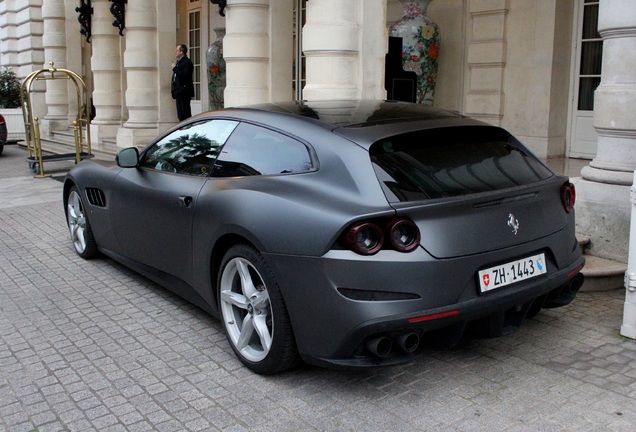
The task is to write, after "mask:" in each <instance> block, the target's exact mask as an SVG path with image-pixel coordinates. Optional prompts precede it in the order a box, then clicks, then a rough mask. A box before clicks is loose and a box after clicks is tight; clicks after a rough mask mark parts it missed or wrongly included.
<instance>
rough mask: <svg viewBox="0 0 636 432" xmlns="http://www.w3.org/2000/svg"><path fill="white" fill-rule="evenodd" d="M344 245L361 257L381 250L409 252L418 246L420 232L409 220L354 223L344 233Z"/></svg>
mask: <svg viewBox="0 0 636 432" xmlns="http://www.w3.org/2000/svg"><path fill="white" fill-rule="evenodd" d="M342 238H343V240H344V243H345V244H346V245H347V247H348V248H349V249H351V250H352V251H354V252H356V253H359V254H361V255H373V254H376V253H378V252H379V251H380V249H382V248H383V247H385V248H389V247H390V248H391V249H394V250H396V251H399V252H411V251H412V250H414V249H416V248H417V247H418V246H419V244H420V230H419V229H418V228H417V225H415V223H414V222H413V221H411V220H409V219H403V218H400V219H392V220H389V221H388V223H387V222H386V221H381V222H380V221H374V222H369V221H361V222H356V223H354V224H353V225H351V226H350V227H349V229H348V230H347V231H345V233H344V236H343V237H342Z"/></svg>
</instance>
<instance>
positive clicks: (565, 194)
mask: <svg viewBox="0 0 636 432" xmlns="http://www.w3.org/2000/svg"><path fill="white" fill-rule="evenodd" d="M561 202H562V203H563V208H564V209H565V211H566V212H568V213H569V212H570V211H572V209H573V208H574V203H575V202H576V189H575V188H574V185H573V184H572V183H570V182H566V183H564V184H563V186H561Z"/></svg>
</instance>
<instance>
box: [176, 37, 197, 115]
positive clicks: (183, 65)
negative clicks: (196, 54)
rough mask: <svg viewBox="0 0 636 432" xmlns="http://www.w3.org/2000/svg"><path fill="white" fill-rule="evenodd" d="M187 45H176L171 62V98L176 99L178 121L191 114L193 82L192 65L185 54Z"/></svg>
mask: <svg viewBox="0 0 636 432" xmlns="http://www.w3.org/2000/svg"><path fill="white" fill-rule="evenodd" d="M187 52H188V47H187V46H185V45H184V44H180V45H177V47H176V48H175V55H176V57H177V59H176V60H175V62H174V63H172V87H171V92H172V98H173V99H174V100H176V101H177V117H178V118H179V121H182V120H185V119H187V118H188V117H190V116H192V112H191V111H190V99H192V97H193V96H194V84H193V83H192V72H194V66H193V65H192V61H191V60H190V59H189V58H188V57H187V56H186V54H187Z"/></svg>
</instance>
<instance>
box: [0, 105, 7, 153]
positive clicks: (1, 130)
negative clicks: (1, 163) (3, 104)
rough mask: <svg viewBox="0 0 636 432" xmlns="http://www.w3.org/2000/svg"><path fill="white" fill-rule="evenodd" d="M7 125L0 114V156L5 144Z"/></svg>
mask: <svg viewBox="0 0 636 432" xmlns="http://www.w3.org/2000/svg"><path fill="white" fill-rule="evenodd" d="M7 135H8V134H7V123H6V122H5V121H4V116H3V115H1V114H0V154H2V152H3V151H4V146H5V144H6V143H7Z"/></svg>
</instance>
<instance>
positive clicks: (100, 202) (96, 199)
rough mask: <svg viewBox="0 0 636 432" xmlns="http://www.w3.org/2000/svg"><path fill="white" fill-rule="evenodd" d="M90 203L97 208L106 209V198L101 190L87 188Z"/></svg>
mask: <svg viewBox="0 0 636 432" xmlns="http://www.w3.org/2000/svg"><path fill="white" fill-rule="evenodd" d="M86 197H87V198H88V202H89V203H91V205H94V206H95V207H106V196H105V195H104V192H103V191H102V190H101V189H95V188H86Z"/></svg>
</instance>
